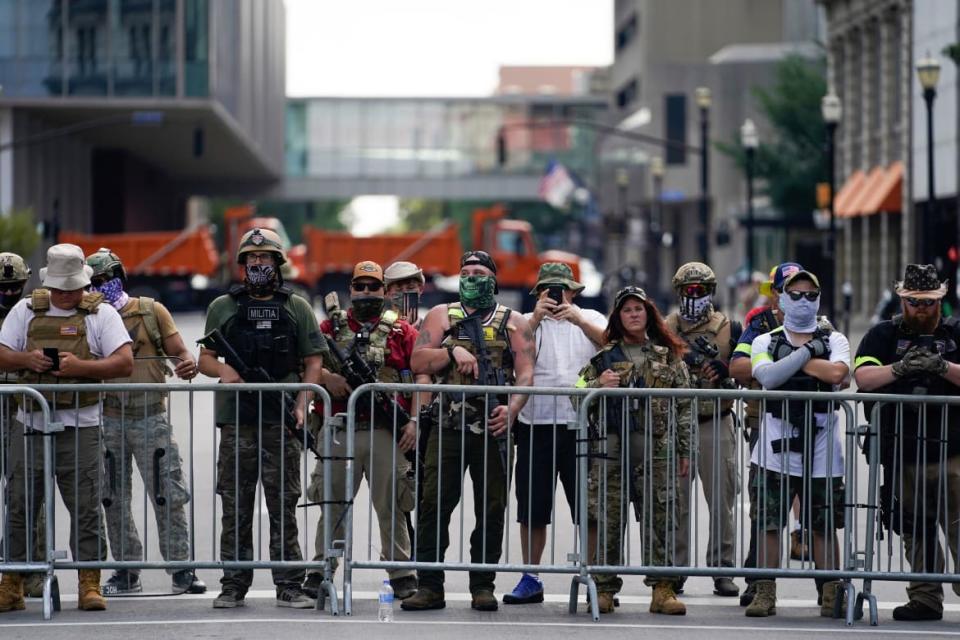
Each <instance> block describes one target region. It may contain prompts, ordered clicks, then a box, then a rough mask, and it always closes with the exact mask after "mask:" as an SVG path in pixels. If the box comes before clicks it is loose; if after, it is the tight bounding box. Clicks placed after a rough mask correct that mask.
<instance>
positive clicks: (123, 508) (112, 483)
mask: <svg viewBox="0 0 960 640" xmlns="http://www.w3.org/2000/svg"><path fill="white" fill-rule="evenodd" d="M129 415H130V414H128V416H129ZM103 444H104V447H105V448H106V451H107V454H106V461H107V464H106V472H107V491H108V495H109V496H110V500H109V505H108V506H106V508H105V509H104V512H105V514H106V517H107V536H108V537H109V539H110V551H111V553H112V554H113V557H114V559H116V560H142V559H143V558H144V556H143V544H142V543H141V541H140V534H139V532H138V531H137V523H136V518H135V517H134V515H133V496H132V493H133V490H132V476H133V461H134V460H136V463H137V468H138V469H139V470H140V478H141V480H143V484H144V489H145V491H146V494H147V496H149V498H150V502H151V503H152V505H153V512H154V515H155V516H156V521H157V535H158V541H159V543H160V554H161V555H162V556H163V558H164V560H187V559H188V558H189V557H190V528H189V526H188V524H187V516H186V512H185V509H184V505H185V504H186V503H187V502H189V500H190V494H189V493H188V492H187V487H186V485H185V483H184V479H183V468H182V467H183V461H182V460H181V459H180V449H179V447H178V446H177V443H176V441H175V440H174V439H173V429H172V427H171V426H170V423H169V422H168V421H167V418H166V416H165V415H164V414H162V413H161V414H155V415H151V416H145V417H144V416H141V417H139V419H137V418H134V417H127V416H125V417H124V418H122V419H121V418H117V417H113V416H108V415H104V417H103ZM157 480H159V482H157ZM157 485H159V486H157ZM158 491H159V492H158ZM158 498H159V500H158ZM144 526H146V522H144ZM134 571H137V572H138V571H139V570H134ZM173 571H174V570H173V569H168V570H167V572H168V573H173Z"/></svg>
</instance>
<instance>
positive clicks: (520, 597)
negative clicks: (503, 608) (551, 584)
mask: <svg viewBox="0 0 960 640" xmlns="http://www.w3.org/2000/svg"><path fill="white" fill-rule="evenodd" d="M534 602H543V583H542V582H541V581H540V578H538V577H537V576H532V575H530V574H529V573H525V574H523V577H521V578H520V582H518V583H517V586H516V587H514V588H513V593H507V594H504V596H503V604H533V603H534Z"/></svg>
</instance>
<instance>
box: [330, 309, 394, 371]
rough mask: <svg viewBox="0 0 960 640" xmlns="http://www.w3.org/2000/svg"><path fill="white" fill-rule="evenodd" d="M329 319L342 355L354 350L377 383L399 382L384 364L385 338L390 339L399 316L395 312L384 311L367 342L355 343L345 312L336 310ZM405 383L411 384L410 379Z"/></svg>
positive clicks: (354, 334) (392, 368)
mask: <svg viewBox="0 0 960 640" xmlns="http://www.w3.org/2000/svg"><path fill="white" fill-rule="evenodd" d="M331 319H332V320H333V326H334V327H335V330H334V335H333V339H334V341H335V342H336V343H337V346H339V347H340V349H341V350H342V351H343V352H344V353H346V354H349V353H350V350H351V349H353V348H356V349H357V351H358V353H359V354H360V357H361V358H363V359H364V360H365V361H366V362H367V363H368V364H369V365H370V366H371V367H373V370H374V371H376V372H377V382H387V383H397V382H400V381H401V379H400V372H399V371H397V370H396V369H395V368H394V367H391V366H389V365H387V364H386V361H387V357H388V356H389V355H390V348H389V346H388V344H387V338H389V337H390V332H391V331H393V330H394V327H395V326H396V324H397V321H398V320H399V319H400V315H399V314H398V313H397V312H396V311H394V310H393V309H388V310H386V311H384V312H383V313H382V314H381V315H380V320H379V321H378V322H377V326H376V327H374V329H373V330H372V331H371V332H370V336H369V340H363V341H357V342H356V343H355V342H354V339H355V338H356V337H357V334H356V332H355V331H354V330H353V329H351V328H350V323H349V322H348V321H347V312H346V311H343V310H339V309H338V310H337V311H335V312H334V313H333V315H332V318H331ZM406 382H412V379H411V380H407V381H406Z"/></svg>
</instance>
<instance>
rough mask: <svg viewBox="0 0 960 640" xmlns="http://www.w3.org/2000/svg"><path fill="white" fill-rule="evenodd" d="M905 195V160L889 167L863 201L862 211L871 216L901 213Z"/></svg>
mask: <svg viewBox="0 0 960 640" xmlns="http://www.w3.org/2000/svg"><path fill="white" fill-rule="evenodd" d="M902 197H903V162H900V161H897V162H894V163H893V164H891V165H890V166H889V167H887V169H886V171H884V173H883V179H882V180H880V181H879V182H878V183H877V184H876V185H875V188H874V189H872V190H871V191H870V192H869V193H868V194H867V197H865V198H864V199H863V200H862V202H861V207H860V213H862V214H863V215H867V216H871V215H873V214H875V213H880V212H881V211H882V212H885V213H900V208H901V206H902V205H901V199H902Z"/></svg>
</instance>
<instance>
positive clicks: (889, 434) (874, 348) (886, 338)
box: [853, 317, 960, 463]
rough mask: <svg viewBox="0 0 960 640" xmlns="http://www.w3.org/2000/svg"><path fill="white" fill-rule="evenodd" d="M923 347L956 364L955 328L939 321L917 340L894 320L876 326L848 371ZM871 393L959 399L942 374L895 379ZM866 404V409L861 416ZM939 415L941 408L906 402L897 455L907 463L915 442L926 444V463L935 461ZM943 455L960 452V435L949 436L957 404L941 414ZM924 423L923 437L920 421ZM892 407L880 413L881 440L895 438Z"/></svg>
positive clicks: (959, 333) (959, 358)
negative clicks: (944, 434)
mask: <svg viewBox="0 0 960 640" xmlns="http://www.w3.org/2000/svg"><path fill="white" fill-rule="evenodd" d="M918 343H925V344H926V345H927V347H928V348H933V349H936V350H937V351H938V352H939V353H940V354H941V355H942V356H943V358H944V360H947V361H948V362H953V363H960V347H958V344H960V327H958V325H957V324H956V323H955V322H953V321H947V322H944V321H942V320H941V322H940V324H939V325H938V326H937V328H936V329H935V330H934V332H933V335H932V337H926V336H925V337H921V336H919V335H917V334H916V333H913V332H911V331H910V330H909V329H908V328H907V327H905V326H902V325H901V321H900V317H895V318H894V319H893V320H886V321H884V322H881V323H879V324H877V325H875V326H874V327H872V328H871V329H870V330H869V331H867V333H866V335H865V336H863V339H862V340H861V341H860V345H859V347H858V348H857V355H856V357H855V358H854V361H853V362H854V370H856V369H859V368H860V367H871V366H884V365H889V364H893V363H895V362H899V361H900V360H901V359H902V358H903V354H904V353H906V352H907V350H908V349H910V347H911V346H913V345H915V344H918ZM872 393H895V394H905V395H928V396H955V395H960V387H957V386H956V385H954V384H951V383H950V382H948V381H947V380H946V379H945V378H944V377H943V376H937V375H917V376H904V377H902V378H898V379H897V380H895V381H894V382H893V383H892V384H889V385H886V386H884V387H880V388H877V389H874V390H873V391H872ZM871 404H872V403H868V405H867V406H866V410H867V417H868V418H869V415H870V411H871V410H872V406H871ZM942 417H943V408H942V405H934V404H930V405H927V406H926V410H925V411H924V405H922V404H907V405H905V406H904V411H903V422H902V434H903V435H902V446H903V453H904V455H905V456H907V457H908V460H909V459H910V458H909V456H912V455H913V454H915V453H916V451H917V445H918V443H919V442H920V441H921V440H926V442H927V447H926V448H927V459H926V461H927V462H928V463H932V462H936V461H937V460H939V459H940V437H941V433H940V425H941V421H942ZM947 420H948V426H949V427H950V431H948V433H947V435H948V438H947V439H948V446H947V452H948V455H950V456H953V455H958V454H960V433H958V434H957V436H956V437H953V435H954V434H953V433H952V431H953V429H954V428H956V427H960V406H956V407H952V408H951V409H950V411H949V412H948V414H947ZM924 421H925V422H926V437H924V430H923V422H924ZM896 422H897V413H896V408H895V407H894V406H892V405H890V406H884V407H883V409H881V432H882V434H883V436H884V437H885V438H888V439H889V438H896V437H897V436H896V430H897V424H896Z"/></svg>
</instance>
